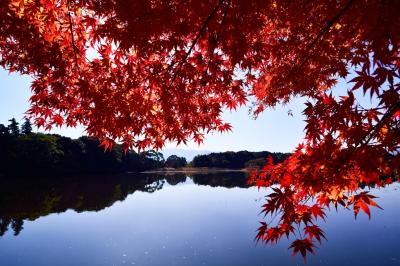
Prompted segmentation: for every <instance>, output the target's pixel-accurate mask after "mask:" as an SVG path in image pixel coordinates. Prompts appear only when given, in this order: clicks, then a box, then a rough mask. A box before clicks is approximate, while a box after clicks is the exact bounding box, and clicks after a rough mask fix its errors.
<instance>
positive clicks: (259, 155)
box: [191, 151, 290, 169]
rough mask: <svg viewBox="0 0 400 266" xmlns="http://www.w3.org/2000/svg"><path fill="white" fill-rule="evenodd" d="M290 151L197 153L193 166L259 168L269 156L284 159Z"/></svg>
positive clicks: (275, 161)
mask: <svg viewBox="0 0 400 266" xmlns="http://www.w3.org/2000/svg"><path fill="white" fill-rule="evenodd" d="M289 155H290V153H280V152H268V151H261V152H249V151H239V152H233V151H227V152H219V153H210V154H206V155H197V156H195V157H194V158H193V161H192V162H191V165H192V166H193V167H216V168H229V169H242V168H259V167H262V166H263V165H265V163H266V160H267V158H268V157H269V156H272V158H273V160H274V163H279V162H282V161H284V160H285V159H286V158H287V157H289Z"/></svg>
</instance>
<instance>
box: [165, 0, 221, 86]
mask: <svg viewBox="0 0 400 266" xmlns="http://www.w3.org/2000/svg"><path fill="white" fill-rule="evenodd" d="M224 1H225V0H220V1H219V2H218V5H217V6H216V7H215V8H214V10H213V11H212V12H211V13H210V15H209V16H208V17H207V19H206V20H205V21H204V22H203V25H202V26H201V28H200V30H199V32H198V33H197V35H196V37H195V38H194V40H193V41H192V44H191V45H190V48H189V50H188V51H187V52H186V55H185V57H184V59H183V60H182V61H181V62H180V64H179V65H178V69H177V70H176V72H175V74H174V76H173V77H172V80H171V82H170V84H169V85H168V88H170V87H171V86H172V84H173V83H174V81H175V79H176V78H177V76H178V74H179V72H180V71H181V69H182V66H183V64H184V63H185V61H186V60H187V59H188V57H189V55H190V54H191V53H192V50H193V48H194V46H195V45H196V44H197V42H198V40H199V39H200V37H201V35H202V34H203V32H204V31H205V29H206V28H207V27H208V23H210V21H211V20H212V19H213V17H214V16H215V14H216V13H217V11H218V9H219V8H220V7H221V5H222V4H223V2H224Z"/></svg>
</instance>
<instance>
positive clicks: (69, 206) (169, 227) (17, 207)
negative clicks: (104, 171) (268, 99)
mask: <svg viewBox="0 0 400 266" xmlns="http://www.w3.org/2000/svg"><path fill="white" fill-rule="evenodd" d="M0 179H1V180H0V222H1V224H0V235H1V236H0V265H2V266H4V265H41V266H45V265H303V264H304V262H303V260H302V259H301V258H300V257H299V256H297V257H292V256H291V252H290V251H289V250H288V249H287V248H288V246H289V242H288V241H286V240H283V241H281V242H279V243H278V244H277V245H274V246H265V245H260V244H259V245H256V244H255V242H254V236H255V232H256V229H257V227H258V222H259V220H261V219H262V216H260V215H259V212H260V210H261V207H260V206H261V205H262V204H263V202H264V201H263V197H264V195H265V194H266V193H267V192H268V191H267V190H260V191H258V190H257V189H256V188H253V187H251V188H248V187H247V186H246V177H245V176H244V175H242V174H238V173H231V174H220V175H195V176H186V175H171V176H160V175H158V176H157V175H135V174H130V175H123V176H113V177H91V178H89V177H84V178H74V179H65V178H53V179H40V180H38V179H37V178H30V179H29V178H28V179H17V180H13V181H9V179H7V180H8V181H6V178H4V177H3V178H1V177H0ZM372 193H373V194H374V195H376V196H379V197H380V198H379V199H377V202H378V203H379V204H380V205H381V206H382V207H383V208H384V210H383V211H382V210H379V209H374V210H373V212H372V219H371V220H368V218H367V217H366V215H364V214H361V215H360V216H359V217H358V218H357V220H354V215H353V213H352V212H351V211H348V210H339V211H338V212H336V211H332V212H330V213H329V214H328V219H327V222H326V223H322V224H321V227H322V228H323V229H324V230H325V232H326V236H327V239H328V241H324V242H323V244H322V245H321V246H320V247H319V248H318V249H317V250H316V255H315V256H310V257H309V259H308V263H307V264H306V265H400V250H399V243H400V223H399V220H400V185H399V184H394V185H391V186H389V187H386V188H384V189H381V190H374V191H373V192H372Z"/></svg>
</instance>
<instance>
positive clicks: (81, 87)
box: [0, 0, 400, 256]
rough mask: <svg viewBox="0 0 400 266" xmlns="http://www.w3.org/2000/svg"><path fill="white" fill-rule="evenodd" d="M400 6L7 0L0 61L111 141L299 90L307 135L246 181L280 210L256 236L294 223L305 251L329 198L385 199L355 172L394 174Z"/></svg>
mask: <svg viewBox="0 0 400 266" xmlns="http://www.w3.org/2000/svg"><path fill="white" fill-rule="evenodd" d="M399 10H400V1H384V0H338V1H337V0H334V1H331V0H317V1H305V0H298V1H285V0H282V1H281V0H275V1H268V0H254V1H248V0H209V1H198V0H158V1H150V0H82V1H77V0H2V1H0V21H1V23H0V65H1V66H2V67H4V68H6V69H7V70H9V71H11V72H19V73H21V74H28V75H30V76H31V77H33V82H32V86H31V89H32V92H33V96H32V97H31V99H30V100H31V108H30V109H29V111H28V112H27V114H28V115H29V116H30V117H32V118H34V121H35V123H36V125H37V126H42V127H44V128H46V129H50V128H51V127H53V126H61V125H67V126H75V125H77V124H81V125H84V126H85V127H86V128H87V133H88V134H89V135H92V136H96V137H98V138H100V139H101V140H102V141H103V145H104V146H105V147H106V148H107V147H108V146H110V145H111V144H112V143H113V142H114V141H118V142H121V143H123V145H124V147H125V148H132V147H135V148H140V149H145V148H149V147H152V148H161V147H162V146H163V145H164V143H165V142H167V141H176V142H177V143H181V142H183V143H185V142H186V141H188V140H190V139H194V140H195V141H197V142H201V141H202V140H203V136H204V134H205V133H207V132H210V131H221V132H223V131H227V130H230V129H231V126H230V125H229V124H227V123H225V122H224V121H223V120H222V119H221V113H222V111H223V110H224V109H225V108H228V109H236V108H237V107H238V106H240V105H245V104H246V103H251V104H252V108H253V112H254V115H256V116H257V115H258V114H260V113H261V112H263V111H264V109H267V108H271V107H274V106H276V105H277V104H282V103H289V102H290V101H291V100H292V99H293V97H304V98H305V99H307V103H306V107H305V109H304V115H305V117H306V128H305V133H306V135H305V139H304V142H303V143H301V144H300V145H299V146H298V148H297V149H296V150H295V151H294V153H293V155H292V156H291V157H290V158H289V159H288V160H286V161H285V162H283V163H282V164H277V165H274V164H273V162H271V161H270V162H269V163H268V164H267V165H266V166H265V167H264V168H263V169H262V170H260V171H259V172H258V173H256V174H255V175H253V177H252V178H251V179H250V182H252V183H255V184H256V185H257V186H259V187H264V186H273V193H272V194H270V195H269V196H268V197H267V203H266V204H265V205H264V211H265V213H266V214H272V215H273V216H277V217H279V218H278V219H277V220H275V222H274V223H271V222H269V223H266V222H263V223H262V225H261V227H260V229H259V234H258V235H257V238H258V239H259V240H261V241H265V242H276V241H278V240H279V239H280V238H281V237H282V236H289V235H292V234H295V230H294V226H295V225H298V226H299V228H300V229H299V230H298V231H299V232H298V233H296V234H297V236H296V237H297V239H296V240H295V241H294V242H293V243H292V245H291V246H290V247H291V248H292V249H293V251H294V252H295V253H297V252H300V253H301V254H302V255H303V256H305V255H306V253H307V252H311V251H312V250H313V248H314V246H315V244H316V242H315V241H317V242H319V241H320V240H321V238H323V237H324V234H323V231H322V230H321V229H320V228H319V227H318V226H317V225H316V224H315V221H316V220H317V219H324V217H325V213H324V211H325V209H326V208H327V207H329V206H337V205H338V204H339V205H340V204H341V205H343V206H346V207H350V206H352V207H353V209H354V213H355V214H356V215H357V214H358V212H359V211H360V210H363V211H364V212H366V213H367V214H368V215H370V210H369V206H377V204H376V203H375V202H374V201H373V196H372V195H370V194H368V193H367V192H359V191H358V188H359V185H360V184H364V185H372V184H374V185H377V186H383V185H384V184H386V183H390V182H392V180H393V179H394V178H397V170H398V169H399V165H400V158H399V156H398V151H399V142H400V134H399V126H400V98H399V89H400V85H399V75H400V72H399V68H400V48H399V45H400V16H399ZM339 79H343V80H346V81H347V82H348V83H347V84H348V87H347V88H346V89H345V90H344V91H338V90H337V88H336V89H335V84H336V83H337V81H338V80H339ZM360 97H361V98H369V99H371V100H370V101H369V104H368V105H365V104H362V103H363V101H359V99H360ZM360 102H361V103H360ZM364 102H365V101H364Z"/></svg>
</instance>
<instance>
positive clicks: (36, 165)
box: [0, 118, 186, 175]
mask: <svg viewBox="0 0 400 266" xmlns="http://www.w3.org/2000/svg"><path fill="white" fill-rule="evenodd" d="M9 121H10V124H9V125H8V126H5V125H2V124H0V173H1V174H8V175H9V174H27V173H28V174H40V175H46V174H73V173H80V174H84V173H89V174H94V173H119V172H130V171H131V172H140V171H145V170H151V169H156V168H161V167H164V165H165V164H166V161H165V160H164V157H163V155H162V154H161V153H160V152H156V151H152V150H150V151H146V152H141V153H136V152H135V151H128V152H127V153H126V154H125V153H124V151H123V149H122V148H121V146H120V145H114V147H113V148H112V149H111V151H110V150H108V151H106V152H104V150H103V149H102V148H101V147H99V145H100V143H99V141H98V140H97V139H94V138H90V137H80V138H78V139H71V138H68V137H63V136H60V135H54V134H43V133H33V132H32V124H31V122H30V121H29V120H27V119H26V120H25V121H24V123H23V124H22V125H21V126H20V125H19V123H18V122H17V121H16V120H15V119H14V118H13V119H10V120H9ZM174 159H178V161H179V162H180V161H182V158H180V157H177V156H175V157H173V158H168V159H167V162H168V165H171V167H174V166H175V165H179V167H181V166H182V165H183V163H180V164H179V163H174ZM184 162H185V165H186V160H185V161H184Z"/></svg>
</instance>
